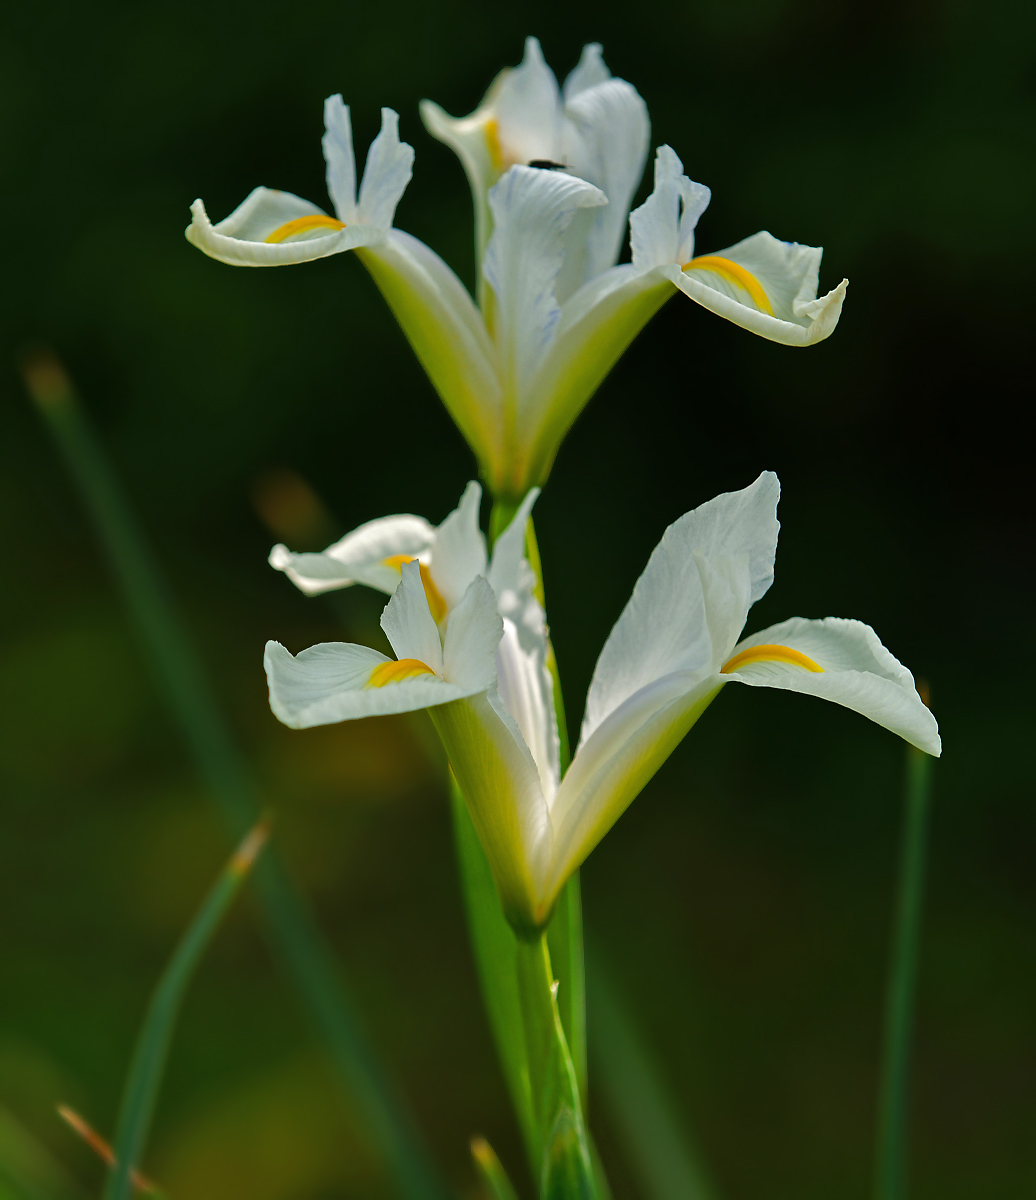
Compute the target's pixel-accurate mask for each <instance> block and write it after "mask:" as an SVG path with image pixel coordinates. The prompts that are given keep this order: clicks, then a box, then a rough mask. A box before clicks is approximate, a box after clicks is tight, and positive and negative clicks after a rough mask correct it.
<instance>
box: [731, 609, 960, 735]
mask: <svg viewBox="0 0 1036 1200" xmlns="http://www.w3.org/2000/svg"><path fill="white" fill-rule="evenodd" d="M784 651H791V653H790V654H789V653H784ZM723 674H724V676H725V678H727V679H730V680H737V681H738V682H740V683H747V684H750V685H751V686H752V687H776V688H784V689H786V690H788V691H793V692H804V693H805V694H807V695H810V696H819V697H821V699H824V700H831V701H833V702H834V703H835V704H841V705H843V706H844V707H845V708H851V709H852V710H853V711H854V712H858V713H861V714H862V715H863V716H865V717H869V718H870V720H872V721H874V722H875V723H876V724H878V725H881V726H883V727H884V728H885V729H890V730H891V731H892V732H893V733H897V734H899V736H900V737H901V738H904V739H905V740H906V741H908V742H910V744H911V745H913V746H916V747H917V748H918V749H919V750H924V751H925V752H926V753H927V754H934V755H939V754H941V753H942V742H941V741H940V739H939V727H938V724H937V723H936V720H935V717H933V716H932V714H931V712H930V711H929V710H928V708H927V707H926V706H925V704H924V701H922V699H921V697H920V696H919V695H918V694H917V689H916V688H915V687H914V677H913V676H912V675H911V674H910V672H909V671H908V670H907V668H906V667H904V666H903V664H902V663H901V662H900V661H899V660H898V659H897V658H896V657H895V656H894V655H893V654H892V653H891V652H890V651H889V650H887V649H886V648H885V647H884V646H883V645H882V643H881V640H880V638H879V637H878V635H877V634H876V633H875V632H874V630H873V629H872V628H871V627H870V626H869V625H865V624H864V623H863V622H862V621H851V620H845V619H843V618H840V617H825V618H824V619H823V620H819V621H810V620H806V619H805V618H803V617H793V618H792V619H791V620H790V621H783V622H782V623H781V624H779V625H771V626H770V628H769V629H763V630H761V631H760V632H759V633H754V634H752V636H751V637H749V638H745V639H744V640H743V641H742V642H739V643H738V645H737V646H736V647H735V648H734V651H733V653H732V655H731V656H730V659H729V661H728V662H727V663H726V664H725V666H724V668H723Z"/></svg>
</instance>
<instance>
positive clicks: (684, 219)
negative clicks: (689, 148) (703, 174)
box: [630, 146, 712, 271]
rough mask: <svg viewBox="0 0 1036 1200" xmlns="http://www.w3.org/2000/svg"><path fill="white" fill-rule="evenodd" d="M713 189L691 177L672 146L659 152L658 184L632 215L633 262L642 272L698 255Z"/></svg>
mask: <svg viewBox="0 0 1036 1200" xmlns="http://www.w3.org/2000/svg"><path fill="white" fill-rule="evenodd" d="M711 199H712V192H711V191H709V189H708V188H707V187H706V186H705V185H704V184H703V183H695V182H694V181H693V180H692V179H688V178H687V176H686V175H685V174H684V171H683V163H682V162H681V161H680V159H679V156H678V155H677V154H676V151H675V150H673V149H672V148H671V147H669V146H659V148H658V150H657V151H656V152H655V186H654V190H653V191H652V193H651V195H650V196H648V198H647V199H646V200H645V201H644V203H643V204H642V205H641V206H640V208H638V209H637V210H636V211H635V212H633V213H631V214H630V242H631V245H632V248H633V265H634V266H635V267H636V268H637V269H638V270H641V271H649V270H651V268H652V267H660V266H666V265H672V264H673V263H676V264H681V263H685V262H687V261H688V260H689V259H691V258H693V257H694V230H695V228H696V227H697V224H698V220H699V219H700V217H701V215H702V213H703V212H704V211H705V210H706V208H708V206H709V201H710V200H711Z"/></svg>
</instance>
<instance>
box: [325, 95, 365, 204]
mask: <svg viewBox="0 0 1036 1200" xmlns="http://www.w3.org/2000/svg"><path fill="white" fill-rule="evenodd" d="M320 144H321V146H322V147H323V151H324V161H325V162H326V163H327V171H326V178H327V194H328V195H329V196H330V197H331V202H332V204H334V206H335V212H336V213H337V214H338V218H339V220H341V221H345V222H347V223H350V224H351V223H352V222H354V221H355V220H356V154H355V152H354V150H353V125H352V119H351V117H350V115H349V106H348V105H347V104H346V103H345V101H344V100H343V99H342V97H341V95H335V96H328V98H327V99H326V100H325V101H324V136H323V137H322V138H321V139H320Z"/></svg>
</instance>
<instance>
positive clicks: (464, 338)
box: [187, 38, 846, 500]
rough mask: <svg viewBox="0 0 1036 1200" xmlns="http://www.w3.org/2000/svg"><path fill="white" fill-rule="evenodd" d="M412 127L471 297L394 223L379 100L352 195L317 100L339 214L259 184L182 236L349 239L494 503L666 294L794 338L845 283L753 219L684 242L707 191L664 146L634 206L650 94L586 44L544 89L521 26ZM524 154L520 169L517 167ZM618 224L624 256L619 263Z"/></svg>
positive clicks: (225, 244)
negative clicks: (488, 67) (444, 156)
mask: <svg viewBox="0 0 1036 1200" xmlns="http://www.w3.org/2000/svg"><path fill="white" fill-rule="evenodd" d="M421 112H422V116H423V118H424V121H425V123H426V125H427V126H428V129H429V130H430V131H431V132H432V133H433V134H434V135H435V136H436V137H437V138H439V139H440V140H442V141H444V142H446V143H447V144H448V145H450V146H451V147H452V148H453V149H454V150H455V151H456V152H457V154H458V155H459V157H460V159H461V161H462V163H463V164H464V168H465V170H466V171H467V174H468V178H469V180H470V183H471V189H472V194H473V197H474V203H475V216H476V221H475V224H476V239H475V242H476V256H477V264H476V265H477V278H478V303H477V304H476V302H475V301H474V300H473V299H472V297H471V296H470V295H469V294H468V292H467V290H466V289H465V287H464V285H463V284H462V283H461V282H460V280H459V279H458V278H457V276H456V275H455V274H454V272H453V271H452V270H451V269H450V267H448V266H447V265H446V263H445V262H443V260H442V259H441V258H440V257H439V256H438V255H437V254H436V253H435V252H434V251H433V250H431V249H429V248H428V247H427V246H426V245H424V243H423V242H420V241H418V239H416V238H414V237H411V236H410V235H409V234H406V233H403V232H402V231H401V230H398V229H395V228H393V226H392V222H393V219H394V216H395V210H396V205H397V204H398V202H399V200H400V197H401V196H402V194H403V192H404V190H405V188H406V186H407V183H408V182H409V179H410V175H411V168H412V165H413V158H414V152H413V150H412V149H411V148H410V146H408V145H406V144H405V143H401V142H400V141H399V136H398V132H397V124H398V118H397V116H396V114H395V113H394V112H393V111H392V110H391V109H387V108H386V109H383V110H382V129H381V133H380V134H379V135H378V137H377V138H376V139H375V140H374V142H373V144H372V145H371V148H370V152H369V154H368V156H367V164H366V168H365V170H364V173H363V179H362V182H361V184H360V188H359V194H358V195H357V191H356V167H355V159H354V154H353V143H352V127H351V123H350V117H349V110H348V108H347V107H346V106H345V104H343V102H342V98H341V96H332V97H331V98H330V99H329V100H328V101H327V102H326V104H325V108H324V120H325V125H326V132H325V134H324V138H323V147H324V157H325V159H326V161H327V187H328V192H329V194H330V197H331V200H332V203H333V206H334V211H335V214H336V215H335V216H333V217H332V216H330V215H329V214H328V213H326V212H324V211H323V210H322V209H320V208H318V207H317V206H316V205H314V204H311V203H309V201H307V200H303V199H301V198H300V197H298V196H293V195H292V194H291V193H289V192H278V191H272V190H270V189H267V188H257V189H256V190H255V191H254V192H252V193H251V195H250V196H249V197H248V198H247V199H246V200H245V201H244V203H243V204H242V205H241V206H240V207H239V208H237V209H236V210H235V211H234V212H233V213H231V215H230V216H229V217H227V218H226V219H225V220H223V221H220V222H218V223H217V224H215V225H213V224H212V223H211V222H210V221H209V219H208V216H207V215H206V212H205V206H204V205H203V204H202V202H201V201H200V200H197V201H195V203H194V205H193V206H192V214H193V220H192V223H191V225H190V227H189V228H188V230H187V237H188V238H189V240H190V241H191V242H192V243H193V244H194V245H196V246H197V247H198V248H199V249H201V250H203V251H204V252H205V253H206V254H208V255H211V256H212V257H213V258H217V259H220V260H221V261H223V262H227V263H231V264H234V265H237V266H277V265H281V264H287V263H296V262H309V261H311V260H313V259H317V258H323V257H326V256H327V255H330V254H338V253H340V252H342V251H345V250H355V251H356V252H357V254H359V256H360V258H361V259H362V261H363V262H364V264H365V265H366V267H367V269H368V270H369V271H370V273H371V275H372V276H373V278H374V280H375V282H376V283H377V285H378V287H379V288H380V289H381V291H382V294H383V295H384V297H385V299H386V301H387V302H388V304H389V306H390V308H391V309H392V311H393V313H394V314H395V316H396V318H397V320H398V321H399V323H400V325H401V326H402V328H403V331H404V333H405V334H406V336H407V338H408V339H409V341H410V343H411V345H412V346H413V348H414V351H415V353H416V354H417V357H418V358H419V360H420V361H421V364H422V365H423V367H424V369H425V370H426V372H427V373H428V377H429V378H430V380H431V381H432V384H433V385H434V387H435V389H436V391H437V392H438V393H439V395H440V396H441V398H442V400H443V402H444V404H445V405H446V407H447V409H448V410H449V412H450V414H451V415H452V417H453V419H454V420H455V421H456V423H457V425H458V427H459V428H460V430H461V432H462V433H463V434H464V436H465V438H466V439H467V441H468V443H469V444H470V446H471V448H472V450H473V451H474V452H475V455H476V457H477V459H478V461H479V465H480V468H481V470H482V472H483V474H484V476H485V478H486V480H487V481H488V483H489V485H490V487H491V488H492V490H493V492H494V494H495V495H496V496H497V497H499V498H504V499H508V500H517V499H518V498H520V497H521V496H524V495H525V493H526V491H527V490H528V489H529V487H531V486H533V485H536V484H541V483H542V482H543V481H544V480H545V479H546V477H547V475H548V473H549V472H550V469H551V466H552V464H553V462H554V458H555V455H556V454H557V451H558V447H559V446H560V444H561V441H562V439H563V438H564V436H565V434H566V433H567V431H568V429H569V428H570V427H571V425H572V422H573V421H574V420H575V419H576V417H577V416H578V415H579V413H580V411H581V410H582V408H583V407H584V405H585V404H586V402H587V401H588V400H589V398H590V397H591V396H592V395H593V393H594V392H595V391H596V389H597V387H598V386H599V385H600V383H601V381H602V380H603V379H604V377H605V376H606V375H607V373H608V372H609V371H610V370H611V368H612V366H613V365H614V364H615V362H616V360H617V359H618V358H619V357H620V355H621V354H622V353H623V351H624V350H625V349H626V347H627V346H628V345H629V344H630V342H631V341H632V340H633V338H634V337H636V335H637V333H638V332H639V331H640V330H641V329H642V328H643V326H644V325H645V324H646V322H647V321H648V320H649V319H650V318H651V317H652V315H653V314H654V313H655V312H656V311H657V310H658V309H659V308H660V307H661V305H662V304H663V303H665V301H666V300H667V299H668V298H669V297H670V296H672V295H674V294H675V293H676V291H682V292H684V293H685V294H686V295H688V296H689V297H690V298H691V299H692V300H694V301H696V302H697V303H698V304H701V305H703V306H704V307H705V308H708V309H709V310H711V311H712V312H714V313H717V314H718V315H719V316H722V317H725V318H726V319H727V320H730V321H733V322H734V323H735V324H737V325H740V326H742V327H743V328H745V329H748V330H750V331H751V332H753V333H757V334H759V335H760V336H761V337H765V338H769V339H771V340H773V341H776V342H782V343H784V344H786V345H792V346H804V345H810V344H812V343H813V342H817V341H820V340H821V339H823V338H825V337H827V336H828V335H829V334H830V333H831V332H832V331H833V330H834V328H835V325H836V324H837V322H838V317H839V314H840V312H841V307H842V301H843V298H844V295H845V288H846V281H845V280H843V281H842V282H841V283H840V284H839V285H838V287H836V288H835V289H834V290H833V291H832V292H829V293H828V294H827V295H826V296H824V297H822V298H820V299H818V298H817V287H818V276H819V269H820V258H821V253H822V252H821V250H819V249H816V248H814V247H811V246H802V245H798V244H797V243H794V242H782V241H779V240H778V239H776V238H774V237H772V236H771V235H770V234H768V233H757V234H754V235H753V236H752V237H749V238H746V239H745V240H744V241H742V242H739V243H737V245H735V246H730V247H728V248H727V249H725V250H720V251H717V252H716V253H713V254H708V255H704V256H700V257H695V254H694V229H695V226H696V224H697V222H698V218H699V217H700V216H701V214H702V212H704V210H705V208H706V206H707V205H708V203H709V198H710V192H709V189H708V188H706V187H704V186H702V185H701V184H697V183H693V182H692V181H691V180H690V179H688V178H687V176H686V175H685V174H684V173H683V166H682V164H681V162H680V160H679V158H678V157H677V156H676V154H675V153H674V152H673V151H672V150H671V149H670V148H669V147H668V146H663V147H661V148H660V149H659V151H658V156H657V159H656V163H655V184H654V191H653V192H652V194H651V195H650V196H649V198H648V199H647V201H645V203H644V204H643V205H641V207H640V208H638V209H637V210H636V211H635V212H634V213H633V214H632V215H630V212H629V207H630V203H631V201H632V198H633V195H634V194H635V192H636V189H637V186H638V184H639V182H640V178H641V175H642V173H643V169H644V164H645V161H646V158H647V152H648V146H649V139H650V127H649V122H648V114H647V108H646V106H645V104H644V101H643V100H642V99H641V97H640V96H639V95H638V93H637V91H636V90H635V89H634V88H633V87H632V86H631V85H630V84H629V83H627V82H625V80H621V79H614V78H612V76H611V74H610V72H609V71H608V68H607V67H606V66H605V64H604V61H603V59H602V58H601V51H600V47H599V46H597V45H596V44H594V45H590V46H587V47H586V48H585V50H584V51H583V55H582V58H581V59H580V62H579V65H578V66H577V67H576V68H575V70H574V71H573V72H572V73H571V74H570V75H569V77H568V79H567V80H566V81H565V84H564V87H563V88H559V86H558V83H557V80H556V79H555V77H554V74H553V72H552V71H551V70H550V68H549V67H548V66H547V65H546V63H545V62H544V61H543V57H542V54H541V53H540V48H539V43H538V42H537V41H536V39H535V38H529V39H528V41H527V43H526V49H525V58H524V61H523V62H522V64H521V66H519V67H517V68H514V69H511V70H505V71H503V72H501V74H500V75H499V76H498V77H497V79H496V81H495V83H494V84H493V86H492V87H491V88H490V90H489V92H488V93H487V95H486V98H485V99H484V100H483V102H482V104H481V105H480V106H479V107H478V109H476V111H475V112H474V113H472V114H471V115H470V116H468V117H464V118H460V119H455V118H452V117H449V116H447V114H446V113H445V112H443V110H442V109H441V108H439V107H438V106H437V105H434V104H432V103H430V102H428V101H426V102H424V104H422V107H421ZM530 163H532V164H535V165H532V166H530V165H529V164H530ZM627 226H628V227H629V229H630V233H631V243H632V262H630V263H625V264H622V265H616V264H617V262H618V259H619V255H620V252H621V250H622V245H623V241H624V239H625V235H626V229H627Z"/></svg>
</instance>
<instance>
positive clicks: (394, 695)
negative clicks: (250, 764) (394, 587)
mask: <svg viewBox="0 0 1036 1200" xmlns="http://www.w3.org/2000/svg"><path fill="white" fill-rule="evenodd" d="M265 665H266V678H267V681H268V682H269V685H270V707H271V708H272V709H273V713H274V716H276V717H277V719H278V720H280V721H283V722H284V724H285V725H290V726H291V727H292V728H293V729H309V728H310V727H312V726H314V725H331V724H334V723H335V722H336V721H354V720H358V719H359V718H361V717H373V716H381V715H385V714H388V713H401V712H414V711H416V710H418V709H421V708H428V707H429V706H430V705H434V704H445V703H448V702H449V701H452V700H460V699H462V698H463V697H464V696H465V695H466V692H465V690H464V689H463V688H460V687H457V686H456V685H455V684H450V683H444V682H443V680H441V679H439V678H438V677H437V676H436V675H433V674H431V673H428V672H423V671H422V672H420V673H418V674H415V675H410V676H408V675H405V674H402V673H400V675H401V677H400V678H398V680H397V681H395V682H388V683H385V684H383V685H379V684H378V683H377V682H375V681H376V680H377V679H378V675H376V672H378V671H384V670H385V668H388V669H389V670H390V671H391V670H392V669H393V668H395V667H396V664H395V662H394V661H393V660H392V659H391V658H386V657H385V655H384V654H379V653H378V652H377V651H376V650H371V649H369V648H368V647H367V646H354V645H352V644H350V643H348V642H323V643H321V644H320V645H319V646H311V647H310V648H309V649H308V650H303V651H302V653H301V654H299V655H292V654H290V653H289V652H288V651H287V650H286V649H285V648H284V647H283V646H282V645H281V644H280V643H279V642H267V643H266V657H265Z"/></svg>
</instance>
